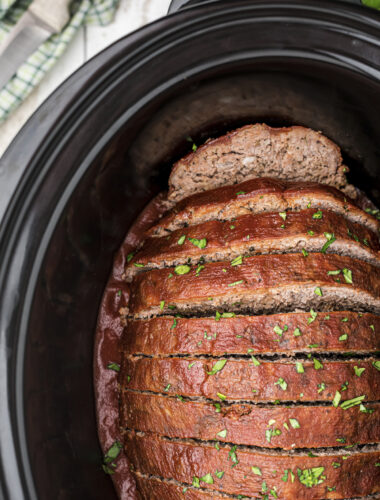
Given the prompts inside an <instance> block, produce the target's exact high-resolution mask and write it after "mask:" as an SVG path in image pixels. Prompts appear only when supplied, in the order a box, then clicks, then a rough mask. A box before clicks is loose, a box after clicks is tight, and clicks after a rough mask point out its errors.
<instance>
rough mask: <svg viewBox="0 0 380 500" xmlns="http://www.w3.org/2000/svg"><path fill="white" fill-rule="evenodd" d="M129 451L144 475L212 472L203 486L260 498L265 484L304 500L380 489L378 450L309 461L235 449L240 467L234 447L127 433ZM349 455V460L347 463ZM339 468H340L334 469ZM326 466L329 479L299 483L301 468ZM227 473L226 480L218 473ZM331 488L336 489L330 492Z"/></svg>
mask: <svg viewBox="0 0 380 500" xmlns="http://www.w3.org/2000/svg"><path fill="white" fill-rule="evenodd" d="M125 451H126V453H127V455H128V457H129V458H130V460H131V462H132V464H133V465H134V467H135V469H136V470H137V471H139V472H141V473H143V474H153V475H157V476H160V477H167V478H173V479H175V480H177V481H180V482H182V483H186V484H191V483H192V482H193V478H194V476H195V477H198V478H200V477H204V476H205V475H206V474H209V473H211V474H212V476H213V483H212V484H210V483H207V484H205V483H204V482H202V483H201V485H202V487H203V486H205V487H206V488H207V489H208V490H214V491H219V492H221V491H223V492H226V493H229V494H234V495H249V496H252V493H253V492H254V494H256V495H258V494H259V493H260V492H261V491H262V488H263V481H265V483H266V487H267V488H268V492H269V491H270V490H271V489H273V488H274V487H275V488H276V492H277V495H278V498H279V499H281V500H290V499H296V498H297V499H299V500H312V499H320V498H323V499H326V498H335V499H347V498H352V497H355V496H365V495H370V494H372V493H376V492H378V491H380V468H379V467H376V466H375V464H376V463H377V462H379V458H380V452H379V451H368V452H363V451H361V452H360V453H357V452H351V453H350V452H349V451H347V454H346V455H345V454H344V453H342V454H336V453H331V454H329V455H317V453H315V455H316V456H313V457H310V456H308V455H307V454H305V455H299V454H288V453H284V454H281V455H280V454H268V453H265V452H263V453H259V452H257V451H255V450H248V449H247V450H241V449H236V450H235V454H236V460H237V461H238V463H237V464H236V465H235V466H234V467H232V465H234V464H233V462H232V460H231V457H230V456H229V452H230V451H231V447H230V446H226V447H220V450H217V449H216V448H215V447H214V446H213V445H211V444H203V445H201V444H196V443H192V442H185V441H177V442H174V441H170V440H168V439H165V438H159V437H156V436H152V435H145V436H144V435H138V434H135V433H133V432H128V433H127V434H126V440H125ZM343 456H346V457H347V458H346V459H343ZM334 464H339V466H336V467H334ZM252 466H254V467H259V468H260V471H261V475H258V474H255V473H254V472H253V471H252ZM316 467H323V468H324V470H323V476H324V477H325V479H324V480H323V481H322V483H321V484H317V485H315V486H312V487H310V488H308V487H306V486H305V485H304V484H302V483H301V482H300V481H299V479H298V474H297V469H300V470H305V469H311V468H316ZM216 470H218V471H224V475H223V477H222V478H221V479H219V478H218V477H216V475H215V471H216ZM285 470H288V471H289V470H291V471H292V472H293V474H294V478H295V479H294V482H292V481H291V476H290V473H288V480H287V481H283V480H282V479H281V478H282V477H283V476H284V471H285ZM327 487H330V488H334V487H335V489H334V490H333V491H328V489H327Z"/></svg>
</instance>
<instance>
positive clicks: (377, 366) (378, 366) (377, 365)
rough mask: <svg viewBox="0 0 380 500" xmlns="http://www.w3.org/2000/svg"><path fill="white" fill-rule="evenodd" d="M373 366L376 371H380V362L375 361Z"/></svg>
mask: <svg viewBox="0 0 380 500" xmlns="http://www.w3.org/2000/svg"><path fill="white" fill-rule="evenodd" d="M372 365H373V366H374V367H375V368H376V370H379V371H380V361H373V362H372Z"/></svg>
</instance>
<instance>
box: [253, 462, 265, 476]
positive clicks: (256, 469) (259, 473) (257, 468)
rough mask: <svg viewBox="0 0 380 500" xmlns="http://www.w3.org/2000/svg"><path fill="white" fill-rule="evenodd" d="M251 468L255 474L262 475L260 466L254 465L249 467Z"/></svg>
mask: <svg viewBox="0 0 380 500" xmlns="http://www.w3.org/2000/svg"><path fill="white" fill-rule="evenodd" d="M251 470H252V472H253V473H254V474H256V476H262V472H261V469H260V467H255V466H254V465H253V466H252V467H251Z"/></svg>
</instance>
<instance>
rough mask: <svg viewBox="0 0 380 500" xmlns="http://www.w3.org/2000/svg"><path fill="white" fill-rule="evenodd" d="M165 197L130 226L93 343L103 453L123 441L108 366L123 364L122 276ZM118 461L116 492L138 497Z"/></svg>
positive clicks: (128, 499)
mask: <svg viewBox="0 0 380 500" xmlns="http://www.w3.org/2000/svg"><path fill="white" fill-rule="evenodd" d="M163 199H164V195H159V196H158V197H156V198H155V199H154V200H152V202H151V203H150V204H149V205H148V206H147V207H146V209H145V210H144V211H143V212H142V214H141V215H140V216H139V217H138V219H137V220H136V222H135V223H134V225H133V226H132V227H131V228H130V230H129V232H128V234H127V236H126V238H125V240H124V242H123V244H122V246H121V248H120V250H119V251H118V253H117V255H116V257H115V260H114V265H113V268H112V274H111V276H110V278H109V280H108V283H107V286H106V288H105V291H104V295H103V298H102V302H101V306H100V309H99V316H98V324H97V328H96V335H95V346H94V388H95V399H96V413H97V422H98V433H99V440H100V444H101V447H102V450H103V453H106V451H107V450H108V449H109V448H110V447H111V446H112V444H113V443H114V442H115V441H119V442H122V441H123V438H122V436H121V434H120V426H119V385H118V374H117V372H115V371H113V370H110V369H108V368H107V365H108V364H109V363H110V362H114V363H117V364H119V365H120V364H121V352H120V343H121V337H122V333H123V326H122V324H121V321H120V313H119V310H120V308H123V307H125V306H126V305H127V304H128V300H129V287H128V285H127V284H126V283H125V281H123V279H122V274H123V270H124V268H125V263H126V260H127V259H126V257H127V255H128V254H129V253H130V252H131V251H132V250H134V249H135V248H136V247H137V246H138V245H139V244H140V242H141V240H142V239H143V235H144V233H145V231H146V230H147V228H149V227H150V226H151V225H152V224H153V222H154V221H156V220H157V219H158V217H159V215H160V214H161V213H162V212H163V210H164V209H163V204H162V201H163ZM116 463H117V469H116V471H115V474H113V475H112V480H113V482H114V485H115V488H116V490H117V493H118V495H119V497H120V498H121V499H122V500H133V499H135V498H136V487H135V484H134V480H133V477H132V475H131V473H130V470H129V464H128V460H127V458H126V457H125V455H123V454H122V453H121V454H120V455H119V457H118V459H117V460H116Z"/></svg>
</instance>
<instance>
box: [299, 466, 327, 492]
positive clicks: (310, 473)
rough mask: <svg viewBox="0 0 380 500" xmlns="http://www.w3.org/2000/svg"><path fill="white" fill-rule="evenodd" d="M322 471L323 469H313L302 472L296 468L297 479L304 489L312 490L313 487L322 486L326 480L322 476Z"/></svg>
mask: <svg viewBox="0 0 380 500" xmlns="http://www.w3.org/2000/svg"><path fill="white" fill-rule="evenodd" d="M324 470H325V468H324V467H313V468H311V469H303V470H302V469H298V468H297V475H298V479H299V481H300V483H301V484H303V485H304V486H306V488H312V487H313V486H317V485H318V484H322V483H323V481H324V480H325V479H326V476H323V472H324Z"/></svg>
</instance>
